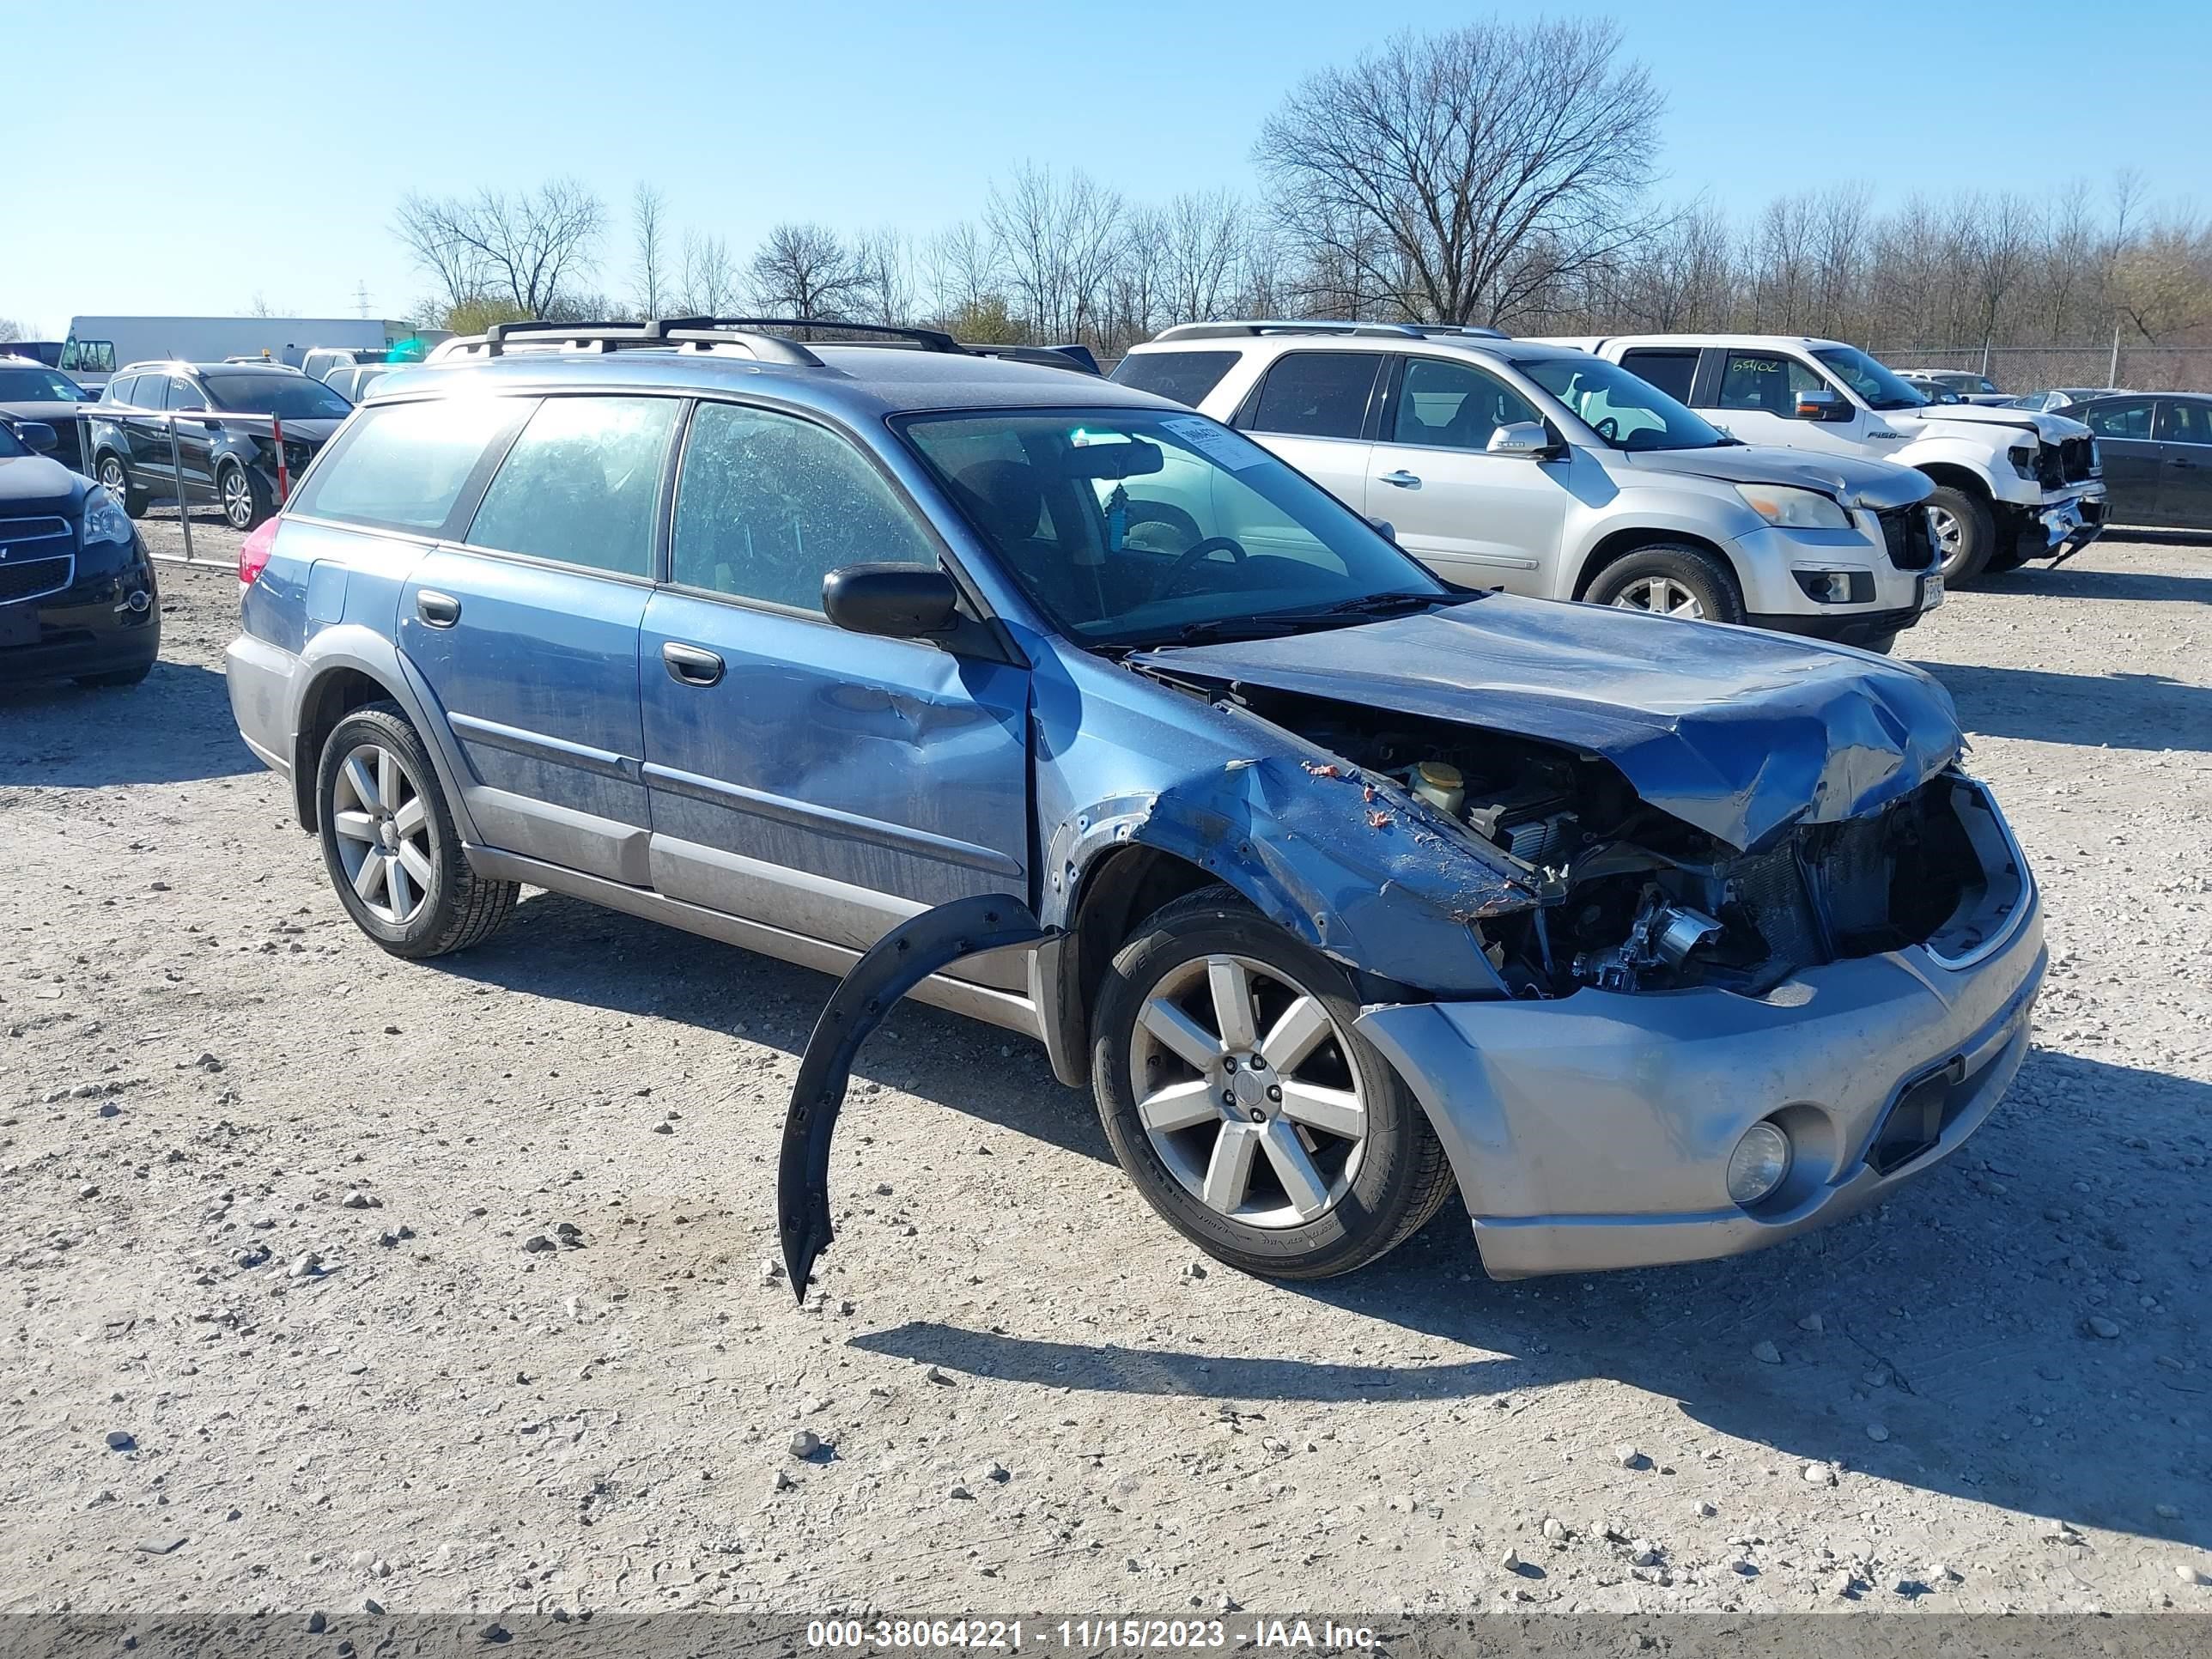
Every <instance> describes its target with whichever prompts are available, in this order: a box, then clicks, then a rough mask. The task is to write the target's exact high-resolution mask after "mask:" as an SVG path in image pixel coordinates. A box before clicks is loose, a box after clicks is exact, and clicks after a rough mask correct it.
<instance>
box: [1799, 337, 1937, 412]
mask: <svg viewBox="0 0 2212 1659" xmlns="http://www.w3.org/2000/svg"><path fill="white" fill-rule="evenodd" d="M1813 355H1814V356H1815V357H1818V358H1819V359H1820V361H1821V362H1824V363H1826V365H1827V366H1828V367H1829V368H1832V369H1833V370H1834V371H1835V372H1836V374H1838V376H1839V377H1840V378H1841V379H1842V380H1843V382H1844V385H1845V386H1849V387H1850V389H1851V390H1852V391H1853V392H1856V393H1857V395H1858V399H1859V401H1860V402H1861V403H1863V404H1865V405H1866V406H1867V407H1868V408H1869V409H1917V408H1919V407H1920V406H1921V405H1922V404H1924V403H1927V402H1928V401H1929V399H1928V398H1925V397H1923V396H1922V395H1921V394H1920V393H1919V392H1915V391H1914V390H1913V389H1912V388H1911V386H1907V385H1905V382H1904V381H1902V380H1899V379H1898V378H1897V376H1896V375H1894V374H1891V373H1890V371H1889V370H1887V368H1883V367H1882V366H1881V364H1880V363H1878V362H1875V360H1874V359H1873V358H1871V357H1869V356H1867V355H1866V353H1865V352H1863V351H1861V350H1860V349H1858V348H1857V346H1821V347H1820V348H1819V349H1817V350H1815V351H1814V353H1813Z"/></svg>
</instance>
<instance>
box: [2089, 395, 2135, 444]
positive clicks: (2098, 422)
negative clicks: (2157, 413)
mask: <svg viewBox="0 0 2212 1659" xmlns="http://www.w3.org/2000/svg"><path fill="white" fill-rule="evenodd" d="M2150 408H2151V403H2150V399H2149V398H2124V399H2123V400H2121V401H2120V402H2118V403H2110V404H2097V405H2095V406H2094V407H2093V408H2091V409H2086V410H2076V411H2075V412H2076V413H2077V414H2079V415H2080V416H2081V419H2082V421H2083V422H2085V423H2086V424H2087V426H2088V428H2089V430H2090V431H2092V432H2093V433H2095V434H2096V435H2098V436H2099V437H2100V438H2148V437H2149V436H2150Z"/></svg>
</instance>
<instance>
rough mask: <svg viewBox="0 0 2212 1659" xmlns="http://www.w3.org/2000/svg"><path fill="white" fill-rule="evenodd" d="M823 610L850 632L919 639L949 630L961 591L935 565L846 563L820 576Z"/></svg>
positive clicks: (955, 614) (897, 638)
mask: <svg viewBox="0 0 2212 1659" xmlns="http://www.w3.org/2000/svg"><path fill="white" fill-rule="evenodd" d="M822 609H823V612H824V613H826V614H827V615H828V617H829V620H830V621H831V622H833V623H836V624H837V626H838V627H840V628H842V629H844V630H845V631H846V632H847V633H848V634H877V635H882V636H883V637H884V638H885V639H892V640H913V639H921V638H924V637H926V636H927V635H932V634H945V633H950V632H951V629H952V626H953V623H955V622H956V621H957V618H958V616H959V611H960V590H959V589H958V588H957V587H955V586H953V585H952V578H951V577H950V576H948V575H946V574H945V572H944V571H942V570H940V569H939V568H936V567H935V566H933V565H921V564H846V565H840V566H838V567H837V568H836V569H835V570H833V571H831V572H830V573H829V574H828V575H826V576H824V577H823V579H822Z"/></svg>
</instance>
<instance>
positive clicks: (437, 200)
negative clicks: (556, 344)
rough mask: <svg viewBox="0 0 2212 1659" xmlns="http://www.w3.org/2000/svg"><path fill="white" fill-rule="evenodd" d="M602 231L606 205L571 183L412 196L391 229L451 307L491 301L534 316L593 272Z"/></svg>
mask: <svg viewBox="0 0 2212 1659" xmlns="http://www.w3.org/2000/svg"><path fill="white" fill-rule="evenodd" d="M605 227H606V209H605V205H604V204H602V203H601V202H600V200H599V197H596V196H594V195H592V193H591V192H590V191H587V190H586V189H585V188H584V187H583V185H580V184H579V183H577V182H576V181H575V180H574V179H553V180H551V181H550V183H547V184H544V185H539V186H538V188H537V189H536V190H530V191H513V192H509V191H500V190H490V189H485V190H480V191H477V193H476V194H475V195H474V196H472V197H427V196H421V195H413V194H410V195H409V196H408V197H406V198H405V199H404V200H403V201H402V202H401V203H400V204H399V215H398V220H397V221H396V222H395V225H394V228H395V229H396V230H397V232H398V235H399V239H400V240H401V241H403V242H404V243H405V244H406V245H407V249H408V252H410V253H411V254H412V255H413V256H414V258H415V261H416V264H419V265H421V266H422V269H424V270H427V271H428V272H430V274H431V275H432V276H433V277H435V279H436V281H437V282H438V283H439V284H440V286H441V288H442V289H443V290H444V293H445V297H446V300H447V303H448V304H449V305H453V306H459V305H462V304H464V303H465V302H467V301H471V300H475V299H480V298H484V297H487V296H489V297H493V298H498V299H504V300H506V301H509V302H510V303H512V304H513V305H514V306H515V307H518V308H519V309H520V310H521V311H522V312H523V313H525V314H526V315H528V316H532V317H543V316H545V315H546V314H547V313H548V312H549V311H550V309H551V308H552V307H553V306H554V305H555V303H556V301H558V300H559V299H560V297H561V295H562V292H563V290H564V289H568V288H569V287H571V286H573V285H574V283H576V282H577V281H578V280H579V279H580V278H581V277H582V276H585V275H586V273H588V272H589V271H590V270H591V269H592V260H593V254H594V250H595V249H596V247H597V246H598V243H599V235H600V233H601V232H602V231H603V230H605Z"/></svg>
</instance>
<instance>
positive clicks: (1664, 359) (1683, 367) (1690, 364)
mask: <svg viewBox="0 0 2212 1659" xmlns="http://www.w3.org/2000/svg"><path fill="white" fill-rule="evenodd" d="M1620 366H1621V367H1622V368H1625V369H1626V370H1627V371H1628V372H1629V373H1630V374H1633V375H1635V376H1636V378H1637V379H1638V380H1646V381H1649V382H1650V384H1651V385H1653V386H1657V387H1658V388H1659V389H1660V390H1661V391H1662V392H1665V393H1666V394H1667V395H1668V397H1670V398H1673V399H1674V401H1675V402H1676V403H1678V404H1686V403H1688V402H1689V401H1690V387H1691V384H1692V382H1693V381H1695V380H1697V378H1698V354H1697V353H1696V352H1694V351H1656V350H1654V349H1651V348H1650V347H1649V346H1642V347H1638V349H1636V350H1633V351H1624V352H1622V353H1621V354H1620Z"/></svg>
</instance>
